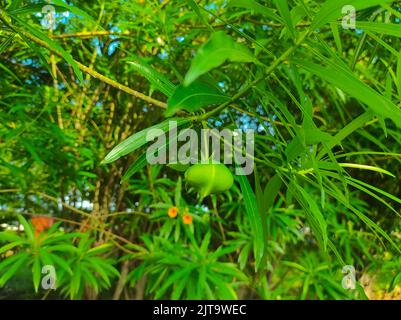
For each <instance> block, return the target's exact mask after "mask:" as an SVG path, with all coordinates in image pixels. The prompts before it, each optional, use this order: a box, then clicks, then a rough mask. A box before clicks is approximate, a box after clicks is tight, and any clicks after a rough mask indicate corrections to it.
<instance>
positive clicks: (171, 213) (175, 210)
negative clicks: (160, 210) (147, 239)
mask: <svg viewBox="0 0 401 320" xmlns="http://www.w3.org/2000/svg"><path fill="white" fill-rule="evenodd" d="M167 214H168V216H169V217H170V218H175V217H176V216H177V214H178V208H177V207H171V208H169V209H168V211H167Z"/></svg>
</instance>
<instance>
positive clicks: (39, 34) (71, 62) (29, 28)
mask: <svg viewBox="0 0 401 320" xmlns="http://www.w3.org/2000/svg"><path fill="white" fill-rule="evenodd" d="M13 19H15V20H16V21H17V22H18V23H19V24H20V25H21V26H22V27H23V28H24V29H25V30H26V31H27V32H28V33H30V34H32V35H33V36H35V37H37V38H39V39H40V40H42V41H43V42H45V43H46V44H47V45H48V46H49V47H50V48H52V49H54V50H55V51H56V52H58V53H59V54H60V55H61V56H62V57H63V58H64V59H65V61H66V62H68V64H69V65H70V66H71V67H72V69H73V70H74V73H75V74H76V76H77V77H78V79H79V80H80V81H81V82H83V76H82V72H81V70H80V69H79V66H78V64H77V63H76V62H75V60H74V58H73V57H72V56H71V54H69V53H68V52H67V51H65V50H64V49H63V48H62V47H61V46H60V45H59V44H58V43H56V42H55V41H53V40H51V39H50V38H48V37H47V36H46V35H45V34H44V33H42V32H40V31H38V30H37V29H35V28H33V27H32V26H30V25H29V24H28V23H26V22H25V21H23V20H22V19H20V18H19V17H17V16H13ZM25 36H27V34H25Z"/></svg>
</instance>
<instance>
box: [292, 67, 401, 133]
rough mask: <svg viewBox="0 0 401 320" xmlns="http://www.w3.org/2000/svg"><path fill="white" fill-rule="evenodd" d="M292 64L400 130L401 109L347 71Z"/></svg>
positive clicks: (340, 68)
mask: <svg viewBox="0 0 401 320" xmlns="http://www.w3.org/2000/svg"><path fill="white" fill-rule="evenodd" d="M294 62H295V63H297V64H298V65H300V66H301V67H302V68H303V69H305V70H307V71H309V72H311V73H312V74H315V75H317V76H319V77H320V78H322V79H324V80H326V81H327V82H329V83H330V84H332V85H335V86H336V87H338V88H340V89H341V90H343V91H344V92H346V93H348V94H349V95H350V96H352V97H354V98H356V99H357V100H359V101H361V102H363V103H364V104H366V105H367V106H368V107H369V108H370V109H371V110H372V111H373V112H374V113H376V114H377V115H378V116H380V117H382V118H388V119H391V120H392V121H394V123H395V124H396V125H397V126H398V127H399V128H401V109H400V108H398V107H397V106H396V105H395V104H394V103H393V102H392V101H391V100H390V99H388V98H387V97H385V96H383V95H381V94H379V93H378V92H377V91H375V90H374V89H372V88H371V87H369V86H368V85H367V84H365V83H363V82H362V81H360V80H359V79H358V78H356V77H355V76H354V75H353V74H352V73H351V72H350V71H349V70H346V69H344V68H342V67H339V66H336V65H334V64H332V65H329V66H327V67H322V66H320V65H317V64H315V63H312V62H308V61H301V60H295V61H294ZM328 63H330V62H328Z"/></svg>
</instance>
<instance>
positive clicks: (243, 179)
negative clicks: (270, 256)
mask: <svg viewBox="0 0 401 320" xmlns="http://www.w3.org/2000/svg"><path fill="white" fill-rule="evenodd" d="M237 180H238V182H239V184H240V187H241V191H242V195H243V197H244V206H245V213H246V217H247V219H248V221H249V223H250V225H251V229H252V235H253V252H254V256H255V264H256V265H255V269H256V270H258V269H259V264H260V262H261V260H262V257H263V253H264V247H265V243H264V237H263V228H262V223H263V222H262V219H261V217H260V214H259V210H258V206H257V201H256V196H255V194H254V193H253V191H252V188H251V185H250V184H249V181H248V178H247V176H244V175H239V176H237Z"/></svg>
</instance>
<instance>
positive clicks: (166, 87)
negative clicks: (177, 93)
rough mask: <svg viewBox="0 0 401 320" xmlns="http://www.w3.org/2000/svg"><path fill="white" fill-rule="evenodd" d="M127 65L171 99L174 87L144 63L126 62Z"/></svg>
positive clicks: (141, 61)
mask: <svg viewBox="0 0 401 320" xmlns="http://www.w3.org/2000/svg"><path fill="white" fill-rule="evenodd" d="M128 63H129V64H130V65H131V66H132V67H133V69H134V70H136V71H137V72H139V73H140V74H141V75H143V76H144V77H145V78H146V79H148V80H149V82H150V83H151V84H152V85H153V86H154V87H155V88H156V89H158V90H159V91H161V92H162V93H163V94H165V95H166V96H167V97H171V96H172V95H173V93H174V90H175V85H174V84H173V83H172V82H171V81H170V80H168V79H167V78H166V77H165V76H163V75H162V74H160V73H159V72H158V71H157V70H155V69H154V68H153V67H151V66H150V65H148V64H147V63H146V62H144V61H143V60H140V59H136V60H135V61H128Z"/></svg>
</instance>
